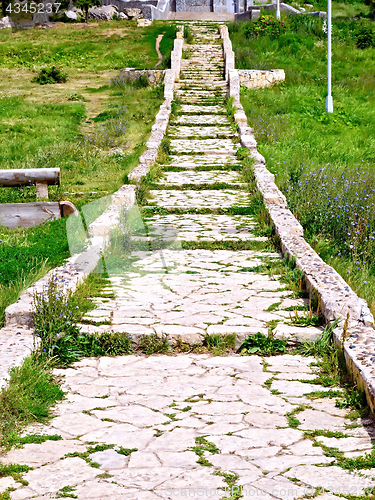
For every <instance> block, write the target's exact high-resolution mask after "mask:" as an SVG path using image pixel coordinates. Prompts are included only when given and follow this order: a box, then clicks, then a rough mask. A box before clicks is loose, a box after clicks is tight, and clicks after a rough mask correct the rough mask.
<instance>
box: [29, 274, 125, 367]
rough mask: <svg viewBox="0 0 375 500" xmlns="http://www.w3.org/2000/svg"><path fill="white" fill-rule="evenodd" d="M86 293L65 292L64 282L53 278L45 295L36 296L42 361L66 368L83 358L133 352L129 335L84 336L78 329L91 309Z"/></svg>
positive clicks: (86, 334) (39, 350) (35, 306)
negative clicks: (53, 362) (49, 360)
mask: <svg viewBox="0 0 375 500" xmlns="http://www.w3.org/2000/svg"><path fill="white" fill-rule="evenodd" d="M85 286H86V287H87V286H88V289H87V290H86V292H84V291H81V293H79V291H77V293H76V294H74V295H73V294H69V293H66V292H64V291H63V282H62V281H61V280H59V279H58V278H57V277H56V276H53V277H52V278H51V279H50V281H49V282H48V284H47V286H46V287H45V288H44V289H43V291H42V292H41V293H35V295H34V308H35V310H34V322H35V330H34V335H35V337H36V338H38V339H39V340H40V345H39V346H38V347H37V348H36V354H37V355H38V356H39V357H40V358H42V359H43V358H54V361H55V364H57V365H62V366H66V365H69V364H71V363H73V362H74V361H78V360H79V359H80V358H82V357H83V356H117V355H126V354H131V353H132V352H133V347H132V341H131V337H130V336H129V335H128V334H127V333H113V332H104V333H102V334H93V335H91V334H88V333H82V332H81V331H80V327H79V325H78V322H79V320H80V319H81V316H82V314H83V312H85V311H87V309H89V307H88V304H87V302H90V301H89V299H87V294H88V293H90V283H88V282H85Z"/></svg>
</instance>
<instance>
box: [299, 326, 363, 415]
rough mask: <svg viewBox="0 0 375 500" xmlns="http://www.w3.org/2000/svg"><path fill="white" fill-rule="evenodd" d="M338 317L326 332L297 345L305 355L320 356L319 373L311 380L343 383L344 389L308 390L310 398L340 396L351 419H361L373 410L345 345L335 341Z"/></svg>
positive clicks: (328, 384)
mask: <svg viewBox="0 0 375 500" xmlns="http://www.w3.org/2000/svg"><path fill="white" fill-rule="evenodd" d="M337 324H338V320H336V321H334V322H333V323H331V324H330V325H327V326H326V328H325V329H324V331H323V332H322V334H321V335H320V336H319V337H318V338H317V339H316V340H315V341H309V340H306V341H304V342H303V343H302V345H301V346H299V347H297V349H296V350H295V352H296V353H298V354H302V355H303V356H314V357H316V358H317V361H316V363H314V366H316V367H317V368H318V376H317V377H316V378H315V379H313V380H305V381H303V382H308V383H310V384H319V385H322V386H323V387H340V388H342V390H332V391H327V393H325V391H316V392H312V393H310V394H306V397H309V398H310V399H314V398H321V397H329V398H336V406H337V407H338V408H348V409H350V412H349V413H348V415H347V417H348V418H349V419H352V420H354V419H357V418H359V417H361V416H366V415H368V414H369V412H370V410H369V407H368V406H367V402H366V395H365V393H364V392H363V391H361V390H360V389H359V388H358V387H357V385H356V383H355V382H353V380H352V377H351V375H350V373H349V372H348V370H347V367H346V362H345V357H344V351H343V346H342V345H341V346H339V347H337V346H335V345H334V341H333V330H334V329H335V328H336V327H337Z"/></svg>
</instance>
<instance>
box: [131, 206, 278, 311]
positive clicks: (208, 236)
mask: <svg viewBox="0 0 375 500" xmlns="http://www.w3.org/2000/svg"><path fill="white" fill-rule="evenodd" d="M145 223H146V225H147V230H148V238H149V239H153V238H157V239H160V240H163V241H168V240H172V241H176V240H177V241H201V240H202V241H227V240H228V241H247V240H253V239H257V240H261V238H260V237H255V236H254V234H253V233H252V231H253V230H254V229H255V224H254V220H253V218H252V217H251V216H248V215H241V216H240V215H238V216H237V215H234V216H229V215H216V214H208V215H203V214H197V215H194V214H186V215H183V216H180V215H175V214H168V215H156V216H154V217H150V218H147V219H146V220H145ZM136 237H137V233H135V236H134V237H133V238H134V239H136ZM260 263H261V261H259V264H260ZM254 264H255V263H254V261H253V262H252V265H254ZM241 267H243V266H242V265H240V268H241ZM248 267H250V266H248ZM273 302H274V301H272V300H271V301H267V307H268V306H269V305H271V303H273Z"/></svg>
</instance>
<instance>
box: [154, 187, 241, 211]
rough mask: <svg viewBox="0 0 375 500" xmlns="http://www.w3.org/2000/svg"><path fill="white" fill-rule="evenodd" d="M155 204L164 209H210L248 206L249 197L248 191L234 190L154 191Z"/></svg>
mask: <svg viewBox="0 0 375 500" xmlns="http://www.w3.org/2000/svg"><path fill="white" fill-rule="evenodd" d="M150 194H151V196H152V199H151V200H150V201H152V202H153V203H156V204H157V205H158V206H159V207H164V208H210V209H218V208H222V207H233V206H248V205H249V195H248V194H247V193H246V191H235V190H233V189H221V190H208V189H202V190H200V191H195V190H188V189H187V190H185V191H178V190H174V189H168V190H166V191H162V190H155V189H152V190H151V191H150Z"/></svg>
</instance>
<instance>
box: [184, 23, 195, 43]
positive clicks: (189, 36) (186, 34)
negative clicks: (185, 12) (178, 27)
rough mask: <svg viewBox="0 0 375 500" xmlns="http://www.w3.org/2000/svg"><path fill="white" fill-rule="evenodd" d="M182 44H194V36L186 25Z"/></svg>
mask: <svg viewBox="0 0 375 500" xmlns="http://www.w3.org/2000/svg"><path fill="white" fill-rule="evenodd" d="M184 42H185V43H188V44H192V43H193V42H194V35H193V33H192V31H191V29H190V26H189V25H188V24H184Z"/></svg>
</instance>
